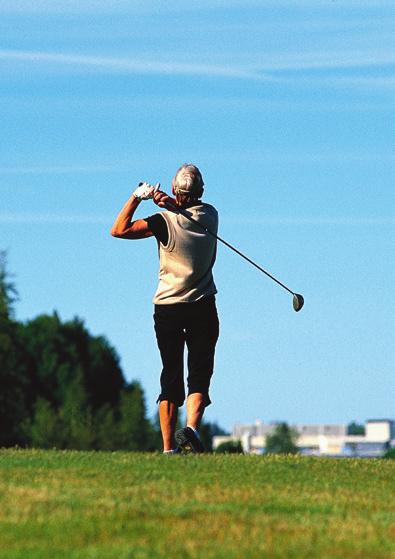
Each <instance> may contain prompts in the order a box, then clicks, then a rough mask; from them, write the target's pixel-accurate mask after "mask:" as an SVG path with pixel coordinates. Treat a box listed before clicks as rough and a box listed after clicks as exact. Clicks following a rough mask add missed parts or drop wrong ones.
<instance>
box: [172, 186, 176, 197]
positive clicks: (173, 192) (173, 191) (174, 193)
mask: <svg viewBox="0 0 395 559" xmlns="http://www.w3.org/2000/svg"><path fill="white" fill-rule="evenodd" d="M171 192H172V194H173V195H174V196H175V195H176V191H175V190H174V184H172V185H171Z"/></svg>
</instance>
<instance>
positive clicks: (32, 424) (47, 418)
mask: <svg viewBox="0 0 395 559" xmlns="http://www.w3.org/2000/svg"><path fill="white" fill-rule="evenodd" d="M25 427H26V432H27V435H28V437H29V439H30V443H31V445H32V446H33V447H38V448H62V447H63V432H62V426H61V422H60V420H59V418H58V415H57V413H56V411H55V410H54V409H53V408H52V406H51V404H50V403H49V402H48V401H47V400H44V398H38V399H37V401H36V403H35V406H34V415H33V418H32V420H31V421H29V422H28V423H27V424H26V425H25Z"/></svg>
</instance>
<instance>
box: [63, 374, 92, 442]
mask: <svg viewBox="0 0 395 559" xmlns="http://www.w3.org/2000/svg"><path fill="white" fill-rule="evenodd" d="M59 417H60V420H61V425H62V427H61V429H62V434H63V440H64V443H63V446H64V448H73V449H78V450H88V449H90V448H92V447H93V441H94V433H93V420H92V412H91V408H90V406H89V405H88V396H87V393H86V391H85V388H84V385H83V377H82V371H81V370H79V371H78V372H77V374H76V376H75V378H74V379H73V380H72V381H71V382H70V384H69V385H68V387H67V390H66V394H65V399H64V403H63V405H62V406H61V408H60V410H59Z"/></svg>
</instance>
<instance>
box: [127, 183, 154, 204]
mask: <svg viewBox="0 0 395 559" xmlns="http://www.w3.org/2000/svg"><path fill="white" fill-rule="evenodd" d="M159 186H160V184H159V183H157V184H156V185H155V186H152V185H150V184H148V182H141V183H140V184H139V185H138V187H137V188H136V190H135V191H134V192H133V196H134V197H135V198H137V200H139V201H140V200H149V199H150V198H153V197H154V195H155V193H156V192H158V190H159Z"/></svg>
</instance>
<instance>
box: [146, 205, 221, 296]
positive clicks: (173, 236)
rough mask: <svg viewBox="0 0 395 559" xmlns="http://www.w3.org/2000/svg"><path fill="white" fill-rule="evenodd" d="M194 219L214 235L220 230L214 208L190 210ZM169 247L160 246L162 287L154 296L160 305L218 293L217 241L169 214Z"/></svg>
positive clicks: (199, 207) (206, 207)
mask: <svg viewBox="0 0 395 559" xmlns="http://www.w3.org/2000/svg"><path fill="white" fill-rule="evenodd" d="M186 211H187V212H188V213H190V215H191V217H192V218H193V219H195V220H196V221H199V222H200V223H202V225H204V226H205V227H207V228H208V229H209V230H210V231H212V232H213V233H217V230H218V213H217V210H216V209H215V208H214V207H213V206H210V204H203V203H200V204H198V205H196V206H192V207H190V208H187V209H186ZM161 215H162V216H163V217H164V218H165V220H166V224H167V230H168V233H169V239H168V243H167V245H166V246H165V245H163V244H162V243H159V261H160V269H159V285H158V289H157V290H156V293H155V295H154V299H153V302H154V303H155V304H156V305H166V304H175V303H193V302H195V301H199V299H202V298H203V297H207V296H208V295H214V294H215V293H217V289H216V287H215V284H214V280H213V274H212V268H213V265H214V262H215V257H216V253H217V240H216V239H215V238H214V237H212V236H211V235H209V234H207V233H205V232H204V231H202V230H201V229H200V228H199V226H198V225H195V224H193V223H191V222H190V221H189V220H188V219H187V218H185V217H184V216H182V215H181V214H177V213H174V212H170V211H165V212H163V213H162V214H161Z"/></svg>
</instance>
